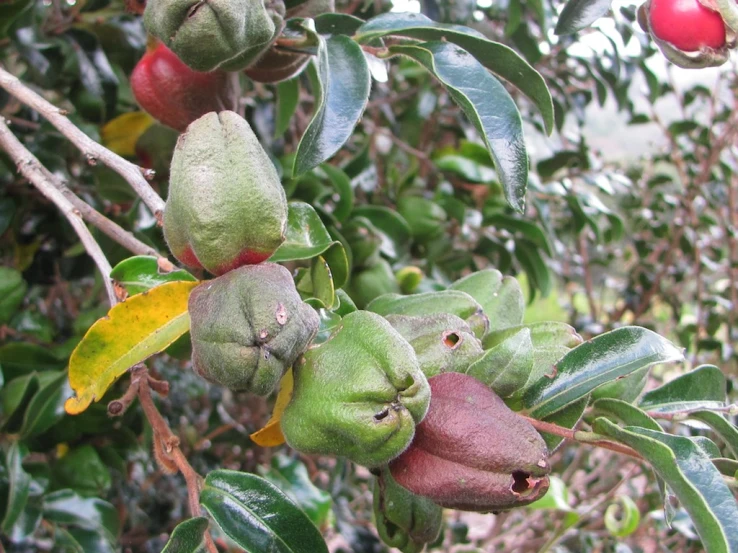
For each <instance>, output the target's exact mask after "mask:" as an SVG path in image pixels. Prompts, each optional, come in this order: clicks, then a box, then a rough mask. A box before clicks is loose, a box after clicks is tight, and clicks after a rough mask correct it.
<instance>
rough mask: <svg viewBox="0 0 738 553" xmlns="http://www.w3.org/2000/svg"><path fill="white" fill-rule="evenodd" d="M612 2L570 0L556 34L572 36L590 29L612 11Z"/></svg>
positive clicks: (557, 24)
mask: <svg viewBox="0 0 738 553" xmlns="http://www.w3.org/2000/svg"><path fill="white" fill-rule="evenodd" d="M610 4H612V0H569V2H567V4H566V6H564V9H563V11H562V12H561V15H560V16H559V21H558V23H556V28H555V29H554V33H556V34H557V35H570V34H573V33H576V32H577V31H581V30H582V29H584V28H586V27H589V26H590V25H591V24H592V23H594V22H595V21H597V20H598V19H599V18H600V17H603V16H604V15H605V14H606V13H607V11H608V10H609V9H610Z"/></svg>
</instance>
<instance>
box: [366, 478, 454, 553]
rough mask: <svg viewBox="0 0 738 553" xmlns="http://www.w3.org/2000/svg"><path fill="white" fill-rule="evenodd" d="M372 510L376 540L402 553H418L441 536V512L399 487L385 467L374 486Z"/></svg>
mask: <svg viewBox="0 0 738 553" xmlns="http://www.w3.org/2000/svg"><path fill="white" fill-rule="evenodd" d="M373 506H374V521H375V524H376V526H377V533H378V534H379V537H380V538H382V541H383V542H384V543H385V544H387V545H388V546H390V547H396V548H397V549H399V550H400V551H402V553H419V552H420V551H422V550H423V548H424V547H425V545H426V544H427V543H432V542H433V541H435V540H436V539H437V538H438V535H439V534H440V533H441V526H442V525H443V509H442V508H441V507H440V506H438V505H436V504H435V503H433V502H432V501H431V500H430V499H428V498H427V497H422V496H419V495H415V494H414V493H412V492H409V491H408V490H406V489H405V488H403V487H402V486H400V485H399V484H398V483H397V482H395V479H394V478H392V474H390V471H389V469H388V468H387V467H383V468H382V469H381V471H380V472H379V474H378V475H377V479H376V481H375V482H374V502H373Z"/></svg>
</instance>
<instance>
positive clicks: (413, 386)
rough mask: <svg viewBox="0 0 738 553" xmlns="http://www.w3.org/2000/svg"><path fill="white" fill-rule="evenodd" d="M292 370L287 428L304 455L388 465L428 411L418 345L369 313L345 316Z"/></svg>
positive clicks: (288, 438)
mask: <svg viewBox="0 0 738 553" xmlns="http://www.w3.org/2000/svg"><path fill="white" fill-rule="evenodd" d="M293 371H294V379H295V384H294V391H293V395H292V400H291V401H290V403H289V404H288V405H287V408H286V409H285V411H284V413H283V414H282V420H281V426H282V433H283V434H284V437H285V439H286V441H287V443H288V444H289V445H290V446H291V447H292V448H294V449H296V450H298V451H301V452H303V453H311V454H323V455H336V456H344V457H347V458H349V459H350V460H351V461H353V462H355V463H357V464H359V465H365V466H369V467H376V466H380V465H383V464H386V463H387V462H389V461H390V460H391V459H393V458H395V457H397V456H398V455H399V454H400V453H402V452H403V451H404V449H405V448H406V447H407V446H408V445H409V444H410V441H411V440H412V438H413V434H414V433H415V425H416V424H417V423H419V422H420V421H421V420H423V417H424V416H425V413H426V411H427V409H428V403H429V401H430V390H429V388H428V381H427V380H426V378H425V376H423V373H422V372H420V369H419V368H418V362H417V361H416V359H415V353H414V352H413V349H412V347H410V344H408V343H407V342H406V341H405V340H404V339H403V338H402V336H400V335H399V334H398V333H397V331H395V330H394V329H393V328H392V326H390V324H389V323H388V322H387V321H386V320H384V319H383V318H382V317H380V316H379V315H375V314H374V313H369V312H367V311H355V312H353V313H350V314H348V315H346V316H345V317H344V318H343V319H342V320H341V324H340V325H339V327H338V328H337V329H336V330H335V331H334V333H333V334H332V335H331V337H330V338H329V339H328V340H327V341H326V342H324V343H322V344H320V345H318V346H313V347H312V348H310V349H309V350H308V351H307V352H306V353H305V354H304V356H303V358H302V359H301V360H300V361H298V362H297V363H296V364H295V366H294V368H293Z"/></svg>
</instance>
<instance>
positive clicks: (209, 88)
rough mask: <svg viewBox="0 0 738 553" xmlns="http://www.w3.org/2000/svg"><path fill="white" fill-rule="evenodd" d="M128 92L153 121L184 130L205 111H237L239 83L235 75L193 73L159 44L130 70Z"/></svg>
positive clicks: (214, 72)
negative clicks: (129, 88)
mask: <svg viewBox="0 0 738 553" xmlns="http://www.w3.org/2000/svg"><path fill="white" fill-rule="evenodd" d="M131 90H132V91H133V95H134V96H135V97H136V101H137V102H138V104H139V105H140V106H141V107H142V108H143V109H144V110H145V111H146V112H147V113H148V114H149V115H151V116H152V117H154V119H156V120H158V121H159V122H161V123H163V124H165V125H167V126H169V127H172V128H173V129H176V130H178V131H184V130H185V129H186V128H187V125H189V124H190V123H192V122H193V121H194V120H195V119H197V118H199V117H201V116H203V115H205V114H206V113H208V112H211V111H216V112H218V111H225V110H233V109H236V107H237V104H238V95H239V84H238V77H237V75H236V74H234V73H226V72H225V71H213V72H210V73H201V72H199V71H193V70H192V69H190V68H189V67H188V66H187V65H185V64H184V63H183V62H182V60H180V59H179V58H178V57H177V56H176V54H175V53H174V52H172V51H171V50H170V49H169V48H167V47H166V46H164V45H163V44H161V43H159V44H158V45H157V46H156V48H154V49H153V50H151V51H148V52H146V53H145V54H144V55H143V57H142V58H141V59H140V60H139V62H138V63H137V64H136V67H135V68H134V69H133V73H132V74H131Z"/></svg>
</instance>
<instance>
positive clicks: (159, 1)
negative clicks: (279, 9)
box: [144, 0, 282, 71]
mask: <svg viewBox="0 0 738 553" xmlns="http://www.w3.org/2000/svg"><path fill="white" fill-rule="evenodd" d="M281 19H282V18H281V17H280V16H279V15H278V14H275V13H273V12H270V10H267V8H266V6H265V5H264V1H263V0H207V2H205V1H203V0H148V2H147V3H146V11H145V12H144V25H145V27H146V30H147V31H148V32H149V33H151V34H152V35H154V36H155V37H156V38H158V39H159V40H161V41H162V42H163V43H164V44H166V46H167V47H168V48H169V49H171V50H172V51H174V53H175V54H177V56H178V57H179V58H180V59H181V60H182V61H183V62H185V63H186V64H187V65H189V66H190V67H191V68H192V69H194V70H195V71H213V70H214V69H222V70H224V71H238V70H240V69H243V68H245V67H247V66H248V65H249V64H250V63H252V62H253V61H254V60H255V59H256V58H257V57H258V56H259V55H260V54H261V53H262V52H263V51H264V50H266V49H267V48H268V47H269V45H270V44H271V43H272V42H273V40H274V39H275V38H276V35H277V34H278V32H279V31H280V29H281Z"/></svg>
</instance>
